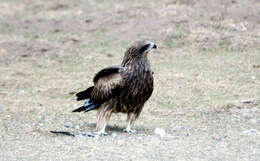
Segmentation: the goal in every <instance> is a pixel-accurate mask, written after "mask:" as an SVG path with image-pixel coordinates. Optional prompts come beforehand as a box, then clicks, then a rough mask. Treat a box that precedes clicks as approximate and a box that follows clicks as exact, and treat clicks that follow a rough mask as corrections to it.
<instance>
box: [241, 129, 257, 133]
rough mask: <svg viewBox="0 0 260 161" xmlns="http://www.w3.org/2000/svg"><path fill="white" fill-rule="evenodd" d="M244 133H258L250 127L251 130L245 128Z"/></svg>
mask: <svg viewBox="0 0 260 161" xmlns="http://www.w3.org/2000/svg"><path fill="white" fill-rule="evenodd" d="M242 133H243V134H253V133H257V130H256V129H249V130H244V131H243V132H242Z"/></svg>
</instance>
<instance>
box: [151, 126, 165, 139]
mask: <svg viewBox="0 0 260 161" xmlns="http://www.w3.org/2000/svg"><path fill="white" fill-rule="evenodd" d="M154 133H155V134H156V135H159V136H160V137H165V136H166V132H165V130H164V129H162V128H158V127H157V128H156V129H155V130H154Z"/></svg>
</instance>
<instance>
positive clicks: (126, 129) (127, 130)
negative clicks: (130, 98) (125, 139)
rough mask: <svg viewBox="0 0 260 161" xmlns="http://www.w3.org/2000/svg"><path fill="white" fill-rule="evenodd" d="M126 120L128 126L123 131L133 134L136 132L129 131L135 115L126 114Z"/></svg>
mask: <svg viewBox="0 0 260 161" xmlns="http://www.w3.org/2000/svg"><path fill="white" fill-rule="evenodd" d="M127 120H128V124H127V127H126V128H125V129H124V132H127V133H135V132H136V131H135V130H131V126H132V124H133V122H134V121H135V120H136V114H135V113H128V114H127Z"/></svg>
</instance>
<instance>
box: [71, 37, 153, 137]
mask: <svg viewBox="0 0 260 161" xmlns="http://www.w3.org/2000/svg"><path fill="white" fill-rule="evenodd" d="M154 48H157V46H156V45H155V44H154V43H153V42H150V41H145V40H139V41H135V42H134V43H132V45H131V46H130V47H129V48H128V49H127V50H126V52H125V56H124V58H123V62H122V64H121V66H110V67H107V68H104V69H102V70H101V71H99V72H98V73H97V74H96V75H95V77H94V79H93V82H94V86H92V87H89V88H87V89H86V90H84V91H81V92H79V93H77V94H76V96H77V100H78V101H80V100H85V99H87V101H86V102H85V104H84V105H83V106H82V107H79V108H77V109H75V110H74V111H73V112H81V111H85V112H88V111H90V110H93V109H96V110H98V113H97V117H98V123H97V129H98V130H99V132H98V134H99V135H103V134H106V133H105V128H106V125H107V123H108V121H109V119H110V117H111V114H112V113H118V112H122V113H126V114H127V120H128V125H127V127H126V129H125V131H126V132H132V130H131V125H132V123H133V122H134V121H135V120H136V119H137V118H138V116H139V115H140V113H141V111H142V109H143V106H144V103H145V102H146V101H147V100H148V99H149V98H150V96H151V95H152V92H153V72H152V70H151V68H150V63H149V60H148V59H147V54H148V53H149V51H151V50H152V49H154Z"/></svg>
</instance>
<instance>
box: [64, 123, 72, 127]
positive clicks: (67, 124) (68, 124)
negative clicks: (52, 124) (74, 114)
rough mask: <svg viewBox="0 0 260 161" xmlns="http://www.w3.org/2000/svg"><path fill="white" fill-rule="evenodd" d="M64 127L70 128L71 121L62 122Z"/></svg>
mask: <svg viewBox="0 0 260 161" xmlns="http://www.w3.org/2000/svg"><path fill="white" fill-rule="evenodd" d="M64 127H66V128H70V127H72V123H71V122H66V123H65V124H64Z"/></svg>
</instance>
